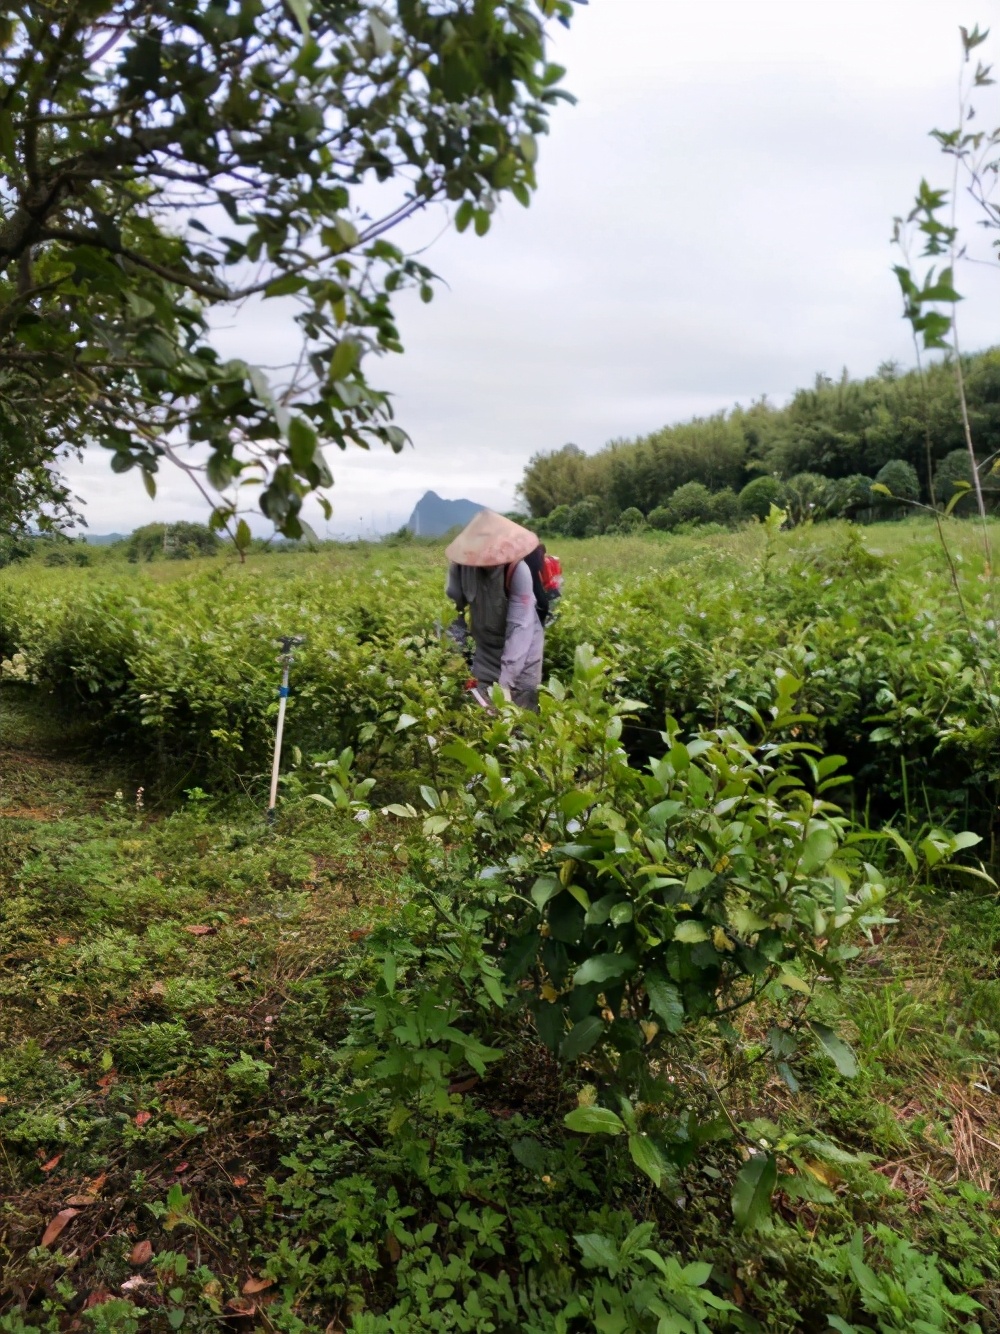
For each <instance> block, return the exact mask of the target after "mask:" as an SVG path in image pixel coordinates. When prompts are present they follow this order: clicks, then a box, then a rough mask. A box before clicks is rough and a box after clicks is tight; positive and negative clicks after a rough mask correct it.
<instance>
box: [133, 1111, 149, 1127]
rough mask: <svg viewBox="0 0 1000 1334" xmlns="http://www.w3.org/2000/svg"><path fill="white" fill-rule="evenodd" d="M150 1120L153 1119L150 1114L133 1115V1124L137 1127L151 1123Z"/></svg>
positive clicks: (137, 1113) (138, 1113)
mask: <svg viewBox="0 0 1000 1334" xmlns="http://www.w3.org/2000/svg"><path fill="white" fill-rule="evenodd" d="M152 1119H153V1113H152V1112H136V1114H135V1123H136V1125H137V1126H144V1125H146V1124H147V1123H148V1122H150V1121H152Z"/></svg>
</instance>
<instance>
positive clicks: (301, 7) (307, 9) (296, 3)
mask: <svg viewBox="0 0 1000 1334" xmlns="http://www.w3.org/2000/svg"><path fill="white" fill-rule="evenodd" d="M288 8H289V9H290V10H291V11H292V13H293V14H294V16H295V20H296V22H297V23H298V25H299V27H300V28H301V30H302V36H303V37H306V38H308V36H309V15H310V14H311V13H312V0H288Z"/></svg>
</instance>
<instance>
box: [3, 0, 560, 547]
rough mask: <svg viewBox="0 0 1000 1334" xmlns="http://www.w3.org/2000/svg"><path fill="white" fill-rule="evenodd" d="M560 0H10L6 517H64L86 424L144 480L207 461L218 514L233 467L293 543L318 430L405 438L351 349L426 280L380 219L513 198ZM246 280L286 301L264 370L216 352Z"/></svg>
mask: <svg viewBox="0 0 1000 1334" xmlns="http://www.w3.org/2000/svg"><path fill="white" fill-rule="evenodd" d="M578 2H579V0H501V2H500V3H497V2H496V0H382V3H378V4H376V3H374V2H373V0H286V3H281V2H279V0H37V2H35V0H33V2H32V3H23V4H19V5H16V6H10V7H7V8H6V9H5V11H4V13H3V15H2V17H0V72H2V75H3V92H2V94H0V174H2V176H0V206H2V217H0V446H2V456H3V476H2V478H0V481H2V482H3V483H4V486H3V487H2V491H3V494H4V501H3V508H2V509H0V525H3V526H5V527H7V528H12V527H14V526H16V525H17V524H19V523H20V524H24V523H26V522H28V521H29V520H33V521H37V519H38V516H39V515H40V514H45V515H48V516H49V517H50V518H51V517H53V515H55V516H56V517H58V516H59V514H60V513H65V512H66V511H67V510H68V509H69V508H70V507H71V497H70V496H69V495H68V493H67V492H66V490H65V487H64V486H62V485H61V483H60V482H59V479H58V462H59V460H60V458H61V457H64V456H65V454H66V453H67V451H74V450H75V451H79V450H80V449H82V448H83V447H84V446H85V445H88V444H95V443H96V444H99V445H103V446H105V447H106V448H108V449H109V450H111V451H112V454H111V466H112V468H113V469H114V470H115V471H116V472H124V471H127V470H129V469H132V468H139V469H140V470H141V472H142V476H143V479H144V481H145V483H146V487H147V490H149V492H150V493H151V494H153V493H154V491H155V479H156V473H157V470H158V468H159V466H160V464H161V462H162V461H163V459H164V458H165V457H169V458H172V459H173V460H174V461H176V462H178V463H180V464H181V466H184V467H187V468H189V469H191V468H193V467H195V465H196V463H198V462H200V461H203V462H204V463H205V469H204V473H203V474H202V473H200V472H198V473H196V474H195V475H196V479H197V480H198V481H199V484H200V485H202V487H203V489H204V490H205V493H206V495H211V496H212V498H213V503H214V504H215V506H216V509H215V514H214V521H215V523H216V525H217V526H222V525H223V524H225V523H227V522H229V521H230V520H231V519H232V518H233V516H234V515H235V514H236V512H237V504H236V500H235V499H234V498H233V491H232V488H233V487H234V486H236V485H237V484H240V485H242V484H243V483H247V482H251V481H252V482H254V483H255V484H256V485H257V487H258V488H259V489H258V491H257V492H256V499H257V503H259V505H260V508H261V509H262V510H263V512H264V513H265V514H266V515H267V516H268V517H269V518H270V519H271V520H273V522H274V524H275V525H276V527H277V528H278V529H279V530H280V531H282V532H283V533H285V534H287V535H289V536H299V535H300V534H301V532H302V525H301V520H300V518H299V511H300V508H301V504H302V499H303V497H304V496H305V495H306V494H307V493H308V492H310V491H312V490H315V489H317V488H322V487H324V486H327V485H329V484H330V482H331V480H332V479H331V476H330V473H329V469H328V467H327V464H326V462H325V461H324V458H323V454H322V446H323V445H326V444H335V445H337V446H339V447H340V448H345V447H346V446H348V445H349V444H357V445H361V446H363V447H366V448H367V447H369V446H371V445H373V444H380V443H381V444H386V445H389V446H390V447H391V448H393V449H394V450H399V449H400V448H402V446H403V445H404V443H405V442H406V439H407V437H406V435H405V433H404V432H403V431H402V429H401V428H400V427H399V426H398V425H396V424H395V422H394V421H393V420H392V410H391V406H390V402H389V399H388V397H387V396H386V394H384V393H382V392H380V391H379V390H378V389H377V388H374V387H373V386H372V385H371V384H370V383H369V381H368V378H367V375H366V373H365V366H366V359H367V358H368V357H369V356H370V354H373V353H381V352H392V351H399V350H401V349H400V341H399V334H398V331H397V328H396V325H395V322H394V318H393V312H392V304H391V303H392V296H393V293H394V292H396V291H398V290H399V289H401V288H403V287H405V286H416V287H418V288H419V290H420V294H421V296H423V297H424V299H426V300H429V299H430V298H431V295H432V286H431V279H432V274H431V273H430V271H429V270H428V269H427V268H426V267H425V266H424V265H423V264H421V263H419V262H417V261H416V260H415V259H413V258H411V257H408V256H407V255H406V254H404V252H403V250H402V249H400V248H399V247H398V246H397V245H395V244H393V243H392V242H391V241H390V240H388V239H387V236H388V234H389V233H390V232H391V231H392V229H393V228H394V227H396V226H398V224H399V223H401V222H402V221H403V220H405V219H406V218H407V217H409V216H410V215H411V214H413V213H414V212H416V211H417V210H419V209H422V208H424V207H426V206H427V205H429V204H431V203H434V202H445V203H447V204H449V205H451V206H452V207H453V219H454V222H455V225H456V226H457V227H458V228H459V229H460V230H464V229H465V228H467V227H469V226H470V225H471V226H472V227H473V229H474V230H475V232H476V233H478V234H480V235H482V234H484V233H485V232H486V231H487V230H488V228H489V225H490V217H491V213H492V212H493V210H494V208H495V205H496V202H497V200H498V198H499V197H500V196H501V195H503V194H504V193H505V192H510V193H511V194H513V195H514V197H515V198H516V199H518V200H519V201H520V202H521V203H522V204H525V205H526V204H527V203H528V202H529V199H530V193H531V191H532V190H533V189H534V186H535V161H536V156H537V139H536V136H538V135H539V134H541V133H543V132H544V131H545V130H546V127H547V121H548V114H549V111H550V109H551V107H552V105H553V103H554V102H555V101H556V100H557V99H558V98H560V97H566V96H567V94H565V93H563V92H562V91H561V90H560V89H559V87H558V84H559V82H560V80H561V78H562V75H563V70H562V69H561V68H560V67H559V66H556V65H553V64H550V63H549V62H548V61H547V59H546V55H545V23H546V20H548V19H558V20H560V21H562V22H568V21H569V17H570V13H571V10H572V6H573V4H574V3H578ZM251 297H259V298H264V299H277V298H286V299H288V300H289V301H291V302H294V303H295V306H296V314H295V319H296V321H297V324H298V330H299V333H300V335H301V344H300V346H296V347H293V348H289V349H287V351H285V352H284V354H283V355H282V356H281V357H280V358H279V360H280V361H281V362H282V363H283V365H282V366H281V367H279V368H278V371H277V374H276V376H274V383H273V384H272V383H271V382H270V381H269V377H268V375H266V374H265V372H264V371H263V370H262V369H260V368H257V367H254V366H250V365H247V364H246V363H245V362H242V361H237V360H224V359H223V358H222V357H221V356H220V355H219V353H218V351H217V350H216V348H215V347H214V346H213V341H212V333H211V329H212V318H213V316H214V315H215V313H216V312H217V311H218V310H219V308H228V309H230V310H232V309H238V306H239V303H240V302H243V301H246V300H247V299H248V298H251ZM192 446H195V447H200V449H198V448H195V449H194V450H192V448H191V447H192ZM222 491H225V492H226V497H225V498H222V497H221V496H219V495H217V494H215V493H217V492H222Z"/></svg>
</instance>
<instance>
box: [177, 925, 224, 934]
mask: <svg viewBox="0 0 1000 1334" xmlns="http://www.w3.org/2000/svg"><path fill="white" fill-rule="evenodd" d="M218 929H219V928H218V927H217V926H201V925H198V926H185V927H184V928H183V930H185V931H186V932H187V933H188V935H189V936H214V935H215V933H216V931H218Z"/></svg>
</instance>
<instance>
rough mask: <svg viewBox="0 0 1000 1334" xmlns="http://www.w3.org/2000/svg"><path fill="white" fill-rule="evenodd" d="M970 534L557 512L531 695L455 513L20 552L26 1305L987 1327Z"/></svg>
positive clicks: (994, 1102) (509, 1328)
mask: <svg viewBox="0 0 1000 1334" xmlns="http://www.w3.org/2000/svg"><path fill="white" fill-rule="evenodd" d="M945 526H946V530H947V536H948V542H949V544H950V551H951V557H952V561H951V565H949V561H948V559H947V558H946V555H945V553H944V551H943V550H942V546H941V544H940V541H939V538H938V535H937V532H936V529H935V525H934V524H933V523H931V522H928V523H924V522H922V521H919V520H914V521H909V520H908V521H906V522H898V523H887V524H883V525H880V526H879V527H878V528H877V529H876V528H871V529H865V528H856V527H853V526H851V525H848V524H846V523H829V524H825V525H822V526H821V527H811V526H808V525H806V526H803V527H800V528H798V529H795V530H794V531H792V532H791V533H786V532H778V531H776V529H775V528H774V527H773V526H769V525H767V524H757V525H752V526H750V527H748V528H744V529H741V530H738V531H736V532H731V533H724V532H717V533H711V532H706V533H704V534H701V535H695V536H691V535H688V536H685V535H683V534H675V533H646V534H642V535H635V536H632V537H628V536H617V537H611V536H608V537H602V538H598V539H594V540H591V541H584V542H573V541H566V542H565V543H564V544H561V545H560V546H559V547H558V548H557V549H558V550H559V554H560V556H561V557H562V561H563V566H564V569H565V570H566V573H567V578H566V585H565V592H564V597H563V599H562V605H561V611H560V613H559V616H558V619H557V621H556V623H555V624H554V626H553V627H552V628H551V630H550V631H549V634H548V641H547V670H548V671H551V673H552V678H551V681H550V682H549V683H548V685H547V687H546V689H545V690H544V692H543V701H542V707H541V712H540V714H539V715H538V716H537V717H536V716H534V715H524V714H521V713H519V712H518V711H517V710H515V709H513V708H512V707H511V706H508V705H506V704H505V703H504V702H503V701H502V699H501V698H500V697H499V695H498V696H497V699H496V703H495V711H494V712H493V713H490V714H487V713H485V712H482V711H477V710H475V709H473V708H471V707H470V706H469V704H468V703H467V699H466V694H465V691H464V689H463V686H464V679H465V675H466V670H467V669H466V667H465V664H464V662H463V661H462V660H461V658H459V657H457V656H456V655H455V654H454V653H453V652H452V651H451V650H450V649H449V648H448V647H447V646H446V645H445V643H443V642H442V637H441V635H440V632H439V629H438V626H439V624H440V623H442V622H444V621H446V619H447V617H448V605H447V603H446V601H445V599H444V597H443V577H444V560H443V554H442V547H441V546H440V545H435V544H432V543H428V544H424V543H421V542H409V543H399V544H396V545H393V544H391V543H386V544H381V545H363V544H359V545H357V546H355V547H351V546H326V547H323V548H322V549H320V550H318V551H316V552H307V551H300V552H291V553H288V552H274V553H272V554H263V553H261V554H255V555H252V556H251V557H249V558H248V560H247V561H246V562H245V563H243V564H241V563H238V562H237V561H235V560H234V559H232V558H231V557H224V556H217V557H214V558H204V559H194V560H190V561H184V562H181V561H177V562H164V563H162V564H143V563H139V564H132V565H130V564H127V563H126V562H125V561H124V560H123V559H122V558H121V557H120V556H118V555H116V553H115V551H114V549H111V550H109V551H107V552H103V553H101V554H100V555H99V556H97V557H96V558H94V559H93V561H92V563H91V564H89V565H87V566H80V567H77V566H75V565H59V566H52V567H48V566H45V565H44V564H42V563H41V562H40V561H36V560H35V559H34V558H33V559H31V560H29V561H27V562H24V563H23V564H21V565H18V566H15V567H10V568H8V569H5V570H3V571H0V663H2V669H0V670H2V681H0V961H2V962H0V1177H2V1188H0V1272H2V1274H3V1278H2V1280H0V1331H3V1334H20V1332H21V1331H42V1330H46V1331H48V1330H51V1331H61V1330H68V1329H76V1330H83V1331H96V1332H98V1334H112V1332H114V1334H118V1332H119V1331H120V1332H121V1334H128V1332H135V1331H140V1330H141V1331H147V1330H148V1331H152V1332H154V1334H160V1331H168V1330H208V1329H212V1330H217V1329H220V1328H222V1329H233V1330H262V1331H272V1330H278V1331H287V1332H288V1334H302V1332H304V1331H309V1332H310V1334H312V1331H328V1334H337V1332H340V1334H390V1331H391V1334H425V1331H426V1332H427V1334H430V1331H435V1332H438V1331H440V1332H442V1334H445V1332H446V1334H452V1332H453V1331H454V1332H455V1334H458V1332H459V1331H469V1334H493V1332H495V1334H522V1332H524V1334H585V1332H587V1331H595V1332H596V1334H632V1332H635V1334H653V1332H654V1331H655V1334H691V1332H693V1331H696V1332H697V1334H704V1331H712V1332H713V1334H714V1332H715V1331H729V1330H734V1331H761V1332H763V1331H766V1332H767V1334H771V1332H772V1331H773V1332H775V1334H778V1332H779V1331H780V1332H781V1334H793V1331H812V1330H826V1329H833V1330H839V1331H853V1330H857V1331H880V1332H883V1331H911V1330H920V1331H938V1330H941V1331H946V1330H953V1329H955V1330H957V1329H964V1330H976V1329H979V1330H982V1331H997V1330H1000V1247H998V1231H1000V1229H998V1223H1000V1217H998V1213H997V1199H998V1194H997V1185H998V1181H1000V965H998V957H1000V954H998V951H1000V905H998V901H997V890H996V885H995V883H994V880H993V878H992V877H994V876H997V875H998V871H1000V867H998V861H1000V851H998V849H997V846H996V840H997V819H998V813H1000V812H998V798H1000V789H998V784H1000V763H998V760H997V753H998V752H997V741H998V737H1000V691H998V689H997V684H998V677H997V673H998V667H1000V650H998V645H997V640H996V621H997V615H996V609H995V608H994V602H993V599H994V596H995V593H994V585H993V579H992V576H991V573H990V572H989V571H988V570H987V569H986V568H985V566H984V561H983V554H982V553H983V548H982V536H981V533H980V531H979V529H978V528H977V527H975V526H973V525H972V524H970V523H967V522H966V521H956V520H951V521H948V522H947V523H946V525H945ZM993 540H994V542H996V541H998V540H1000V528H997V529H996V531H995V533H994V536H993ZM282 634H289V635H302V636H305V639H306V642H305V644H304V645H303V646H302V648H301V649H300V650H299V651H298V653H297V656H296V659H295V662H294V664H293V668H292V696H291V700H290V705H289V713H288V723H287V730H286V750H285V764H284V766H283V782H282V788H281V797H280V802H279V813H278V818H277V821H276V822H275V824H274V825H273V826H269V825H268V824H267V823H266V821H265V820H264V818H263V808H264V806H265V805H266V797H267V777H268V772H269V762H270V746H271V743H272V740H273V730H274V723H275V715H276V708H277V701H276V694H277V690H276V687H277V683H278V674H279V670H280V669H279V666H278V663H277V660H276V658H277V651H278V650H277V647H276V642H275V641H276V639H277V637H278V636H279V635H282Z"/></svg>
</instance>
